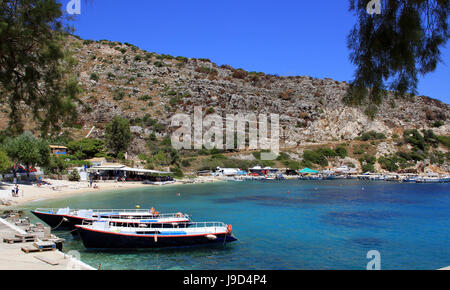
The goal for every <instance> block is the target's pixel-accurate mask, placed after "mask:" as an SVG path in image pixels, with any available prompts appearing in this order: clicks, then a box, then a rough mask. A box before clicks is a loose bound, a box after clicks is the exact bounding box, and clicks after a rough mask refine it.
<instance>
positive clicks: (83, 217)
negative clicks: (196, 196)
mask: <svg viewBox="0 0 450 290" xmlns="http://www.w3.org/2000/svg"><path fill="white" fill-rule="evenodd" d="M31 213H33V214H34V215H35V216H36V217H38V218H39V219H40V220H42V221H43V222H45V223H46V224H48V225H49V226H50V227H52V228H53V229H59V230H74V229H75V225H81V224H83V221H94V220H98V219H105V220H111V221H115V222H119V223H122V224H126V223H132V224H133V223H152V224H155V226H161V225H164V224H170V223H189V222H190V221H191V219H190V217H189V215H187V214H183V213H170V214H160V213H158V212H157V211H155V210H154V209H141V210H139V209H96V210H90V209H89V210H86V209H70V208H60V209H36V210H34V211H32V212H31Z"/></svg>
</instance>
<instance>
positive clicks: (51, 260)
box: [0, 218, 95, 270]
mask: <svg viewBox="0 0 450 290" xmlns="http://www.w3.org/2000/svg"><path fill="white" fill-rule="evenodd" d="M16 234H25V231H24V230H22V229H21V228H19V227H17V226H15V225H13V224H11V223H10V222H8V221H6V220H4V219H1V218H0V270H95V268H93V267H91V266H89V265H87V264H85V263H83V262H81V261H79V260H77V259H75V258H73V257H71V256H69V255H66V254H64V253H63V252H60V251H57V250H56V251H49V252H39V253H29V254H26V253H24V252H23V251H22V247H24V246H31V245H32V244H33V243H17V244H7V243H4V242H3V239H4V238H9V237H14V235H16Z"/></svg>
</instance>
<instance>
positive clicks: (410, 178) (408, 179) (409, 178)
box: [402, 176, 419, 183]
mask: <svg viewBox="0 0 450 290" xmlns="http://www.w3.org/2000/svg"><path fill="white" fill-rule="evenodd" d="M418 179H419V177H417V176H415V177H406V178H403V179H402V182H406V183H416V182H417V180H418Z"/></svg>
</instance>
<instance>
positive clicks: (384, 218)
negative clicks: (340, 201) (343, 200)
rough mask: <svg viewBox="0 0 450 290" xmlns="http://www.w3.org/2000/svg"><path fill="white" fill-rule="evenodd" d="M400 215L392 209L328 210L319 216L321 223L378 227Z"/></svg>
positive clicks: (352, 226) (354, 226) (351, 226)
mask: <svg viewBox="0 0 450 290" xmlns="http://www.w3.org/2000/svg"><path fill="white" fill-rule="evenodd" d="M399 216H400V215H399V214H398V213H395V212H392V211H342V212H329V213H327V214H326V215H323V216H322V217H321V219H320V220H321V222H322V223H327V224H332V225H335V226H344V227H349V228H362V227H380V226H383V225H384V224H385V223H387V222H389V221H391V220H392V219H393V218H397V217H399Z"/></svg>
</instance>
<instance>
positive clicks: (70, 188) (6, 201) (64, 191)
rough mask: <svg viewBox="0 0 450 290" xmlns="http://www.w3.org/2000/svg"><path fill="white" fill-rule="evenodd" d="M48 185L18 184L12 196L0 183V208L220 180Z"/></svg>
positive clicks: (58, 182)
mask: <svg viewBox="0 0 450 290" xmlns="http://www.w3.org/2000/svg"><path fill="white" fill-rule="evenodd" d="M45 181H47V182H49V183H50V185H43V186H41V187H38V186H37V185H36V184H33V185H22V184H19V196H18V197H12V194H11V189H12V188H13V185H12V184H10V183H0V209H8V208H9V207H17V206H19V205H21V204H26V203H29V202H33V201H38V200H48V199H57V198H64V197H69V196H74V195H85V194H93V195H94V194H97V193H101V192H105V191H117V190H126V189H131V188H143V187H147V188H148V187H155V186H156V187H158V186H171V185H182V184H198V183H210V182H217V181H221V180H220V179H217V178H214V177H198V178H195V179H189V180H188V179H183V180H177V181H176V182H174V183H171V184H166V185H151V184H143V183H141V182H101V181H100V182H98V183H95V184H97V186H98V188H97V189H94V188H90V187H89V184H88V182H71V181H67V180H49V179H45Z"/></svg>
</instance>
